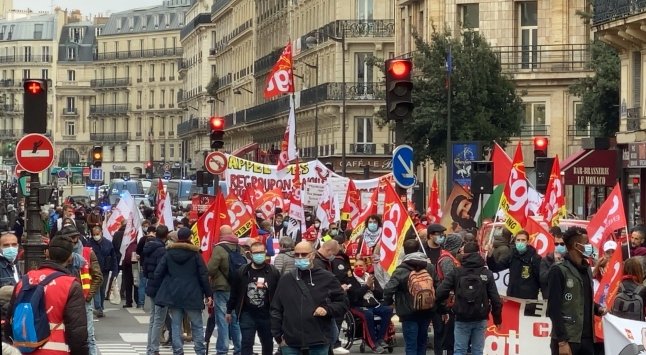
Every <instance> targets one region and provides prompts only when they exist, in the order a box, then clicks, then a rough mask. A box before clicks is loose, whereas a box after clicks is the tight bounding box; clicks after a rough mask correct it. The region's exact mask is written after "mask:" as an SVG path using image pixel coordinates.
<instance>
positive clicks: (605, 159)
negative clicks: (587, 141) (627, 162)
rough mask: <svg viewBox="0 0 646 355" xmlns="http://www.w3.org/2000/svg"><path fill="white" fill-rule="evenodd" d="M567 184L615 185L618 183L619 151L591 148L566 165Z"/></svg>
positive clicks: (564, 170)
mask: <svg viewBox="0 0 646 355" xmlns="http://www.w3.org/2000/svg"><path fill="white" fill-rule="evenodd" d="M563 175H564V176H563V177H564V182H565V184H566V185H584V186H614V185H615V184H616V183H617V151H616V150H590V151H587V152H586V153H584V154H583V155H582V156H581V157H579V158H578V159H576V160H575V161H574V162H572V164H570V165H569V166H566V167H564V169H563Z"/></svg>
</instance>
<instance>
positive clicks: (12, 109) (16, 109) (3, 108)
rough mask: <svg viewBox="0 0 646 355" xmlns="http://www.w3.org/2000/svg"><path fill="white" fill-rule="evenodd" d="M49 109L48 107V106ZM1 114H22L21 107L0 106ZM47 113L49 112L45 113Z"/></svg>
mask: <svg viewBox="0 0 646 355" xmlns="http://www.w3.org/2000/svg"><path fill="white" fill-rule="evenodd" d="M48 107H49V105H48ZM0 111H2V112H22V105H0ZM47 112H49V110H48V111H47Z"/></svg>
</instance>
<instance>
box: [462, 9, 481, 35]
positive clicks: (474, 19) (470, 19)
mask: <svg viewBox="0 0 646 355" xmlns="http://www.w3.org/2000/svg"><path fill="white" fill-rule="evenodd" d="M458 6H459V10H460V27H462V28H463V29H469V30H473V31H478V29H479V27H480V4H464V5H458Z"/></svg>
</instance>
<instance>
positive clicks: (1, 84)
mask: <svg viewBox="0 0 646 355" xmlns="http://www.w3.org/2000/svg"><path fill="white" fill-rule="evenodd" d="M15 84H16V82H15V81H14V80H13V79H4V80H0V87H3V88H9V87H12V86H14V85H15Z"/></svg>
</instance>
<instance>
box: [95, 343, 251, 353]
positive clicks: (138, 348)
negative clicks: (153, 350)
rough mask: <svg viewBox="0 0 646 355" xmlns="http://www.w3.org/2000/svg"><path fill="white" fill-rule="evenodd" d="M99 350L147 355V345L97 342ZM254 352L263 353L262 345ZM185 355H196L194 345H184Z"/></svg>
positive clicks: (162, 350) (161, 350) (168, 350)
mask: <svg viewBox="0 0 646 355" xmlns="http://www.w3.org/2000/svg"><path fill="white" fill-rule="evenodd" d="M96 345H97V349H98V351H99V354H100V355H146V344H141V343H138V344H117V343H103V342H97V344H96ZM209 348H210V349H209V350H210V351H209V352H211V353H215V344H214V343H210V344H209ZM253 351H254V352H255V353H257V354H260V353H262V347H261V346H260V344H254V346H253ZM159 354H160V355H173V348H172V347H163V346H162V347H160V348H159ZM184 355H195V350H194V348H193V343H184Z"/></svg>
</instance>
